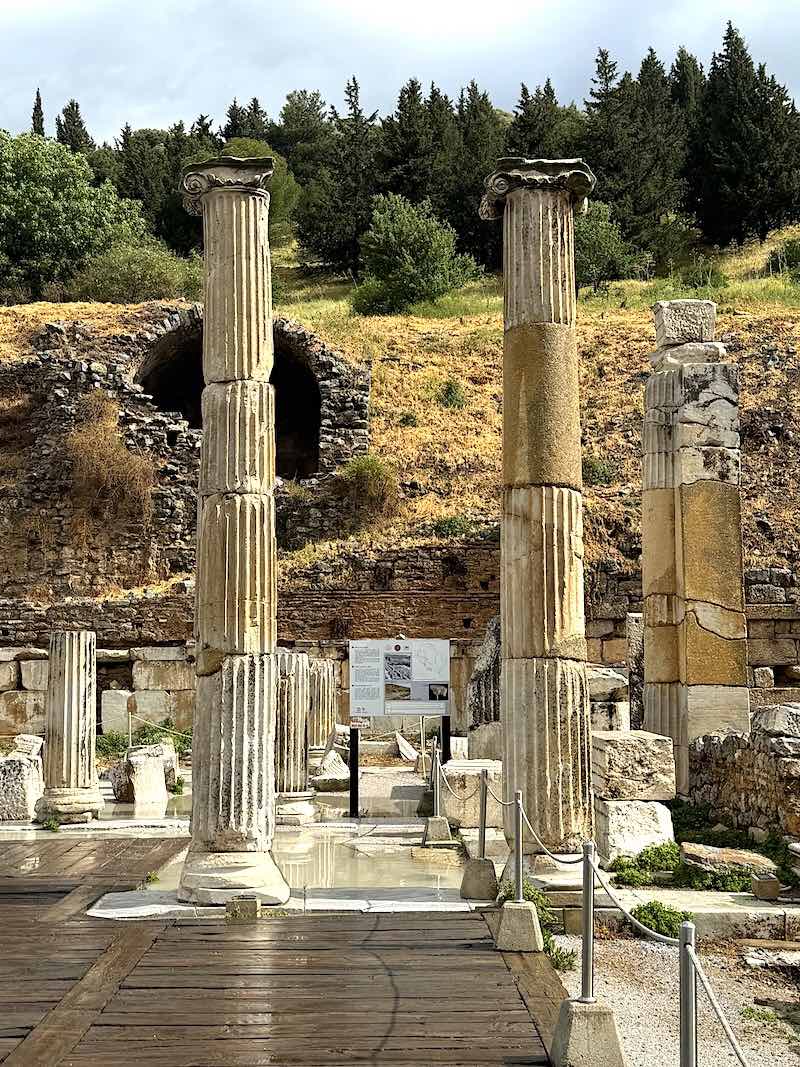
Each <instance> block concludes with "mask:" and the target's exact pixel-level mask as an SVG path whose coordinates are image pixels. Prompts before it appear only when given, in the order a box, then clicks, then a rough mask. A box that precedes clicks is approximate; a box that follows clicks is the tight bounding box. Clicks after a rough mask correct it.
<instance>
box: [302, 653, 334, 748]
mask: <svg viewBox="0 0 800 1067" xmlns="http://www.w3.org/2000/svg"><path fill="white" fill-rule="evenodd" d="M309 682H310V687H311V694H310V706H309V712H308V747H309V748H324V747H325V745H326V744H327V743H328V738H329V737H330V735H331V731H332V730H333V728H334V726H335V725H336V707H337V699H336V664H335V663H334V662H333V660H332V659H312V660H311V663H310V676H309Z"/></svg>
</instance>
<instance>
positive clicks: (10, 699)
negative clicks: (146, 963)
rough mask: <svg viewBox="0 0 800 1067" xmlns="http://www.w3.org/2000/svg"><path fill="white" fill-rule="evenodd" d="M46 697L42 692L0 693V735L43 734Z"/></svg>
mask: <svg viewBox="0 0 800 1067" xmlns="http://www.w3.org/2000/svg"><path fill="white" fill-rule="evenodd" d="M46 697H47V694H46V693H42V692H40V691H36V692H27V691H20V690H14V689H12V690H9V691H8V692H7V693H0V734H9V735H11V734H18V733H28V734H43V733H44V719H45V703H46Z"/></svg>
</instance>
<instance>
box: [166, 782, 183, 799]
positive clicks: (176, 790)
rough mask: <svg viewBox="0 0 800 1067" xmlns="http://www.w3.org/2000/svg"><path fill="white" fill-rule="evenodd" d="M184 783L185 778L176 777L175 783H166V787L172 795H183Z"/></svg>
mask: <svg viewBox="0 0 800 1067" xmlns="http://www.w3.org/2000/svg"><path fill="white" fill-rule="evenodd" d="M185 785H186V779H185V778H181V777H178V778H176V779H175V784H174V785H168V786H167V789H168V790H169V792H170V793H172V795H173V796H175V797H182V796H183V787H184V786H185Z"/></svg>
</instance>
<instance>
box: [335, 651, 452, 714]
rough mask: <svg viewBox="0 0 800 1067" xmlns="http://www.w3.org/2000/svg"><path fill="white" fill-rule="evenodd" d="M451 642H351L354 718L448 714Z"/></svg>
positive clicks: (352, 712)
mask: <svg viewBox="0 0 800 1067" xmlns="http://www.w3.org/2000/svg"><path fill="white" fill-rule="evenodd" d="M449 699H450V642H449V641H442V640H439V639H438V638H431V639H430V640H426V639H421V640H415V641H351V642H350V718H351V720H352V719H353V718H360V717H362V716H374V715H447V714H448V709H449Z"/></svg>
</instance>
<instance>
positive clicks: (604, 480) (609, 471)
mask: <svg viewBox="0 0 800 1067" xmlns="http://www.w3.org/2000/svg"><path fill="white" fill-rule="evenodd" d="M581 467H582V470H583V481H584V484H585V485H613V484H614V482H615V481H616V480H617V478H618V477H619V470H618V468H617V465H616V463H614V462H613V461H612V460H609V459H603V458H602V457H601V456H584V457H583V461H582V464H581Z"/></svg>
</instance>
